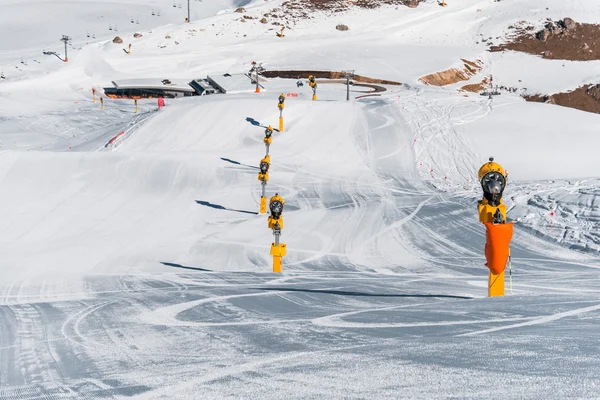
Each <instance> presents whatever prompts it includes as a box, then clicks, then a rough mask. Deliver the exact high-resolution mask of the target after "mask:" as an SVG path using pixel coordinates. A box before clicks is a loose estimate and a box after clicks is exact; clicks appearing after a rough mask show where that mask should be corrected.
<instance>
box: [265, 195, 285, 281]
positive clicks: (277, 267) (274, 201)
mask: <svg viewBox="0 0 600 400" xmlns="http://www.w3.org/2000/svg"><path fill="white" fill-rule="evenodd" d="M284 204H285V201H284V200H283V197H281V196H279V194H278V193H275V196H273V197H271V200H270V201H269V210H270V211H271V215H269V219H268V226H269V229H272V230H273V236H275V242H273V243H271V253H270V254H271V255H272V256H273V272H281V257H285V256H286V255H287V247H286V245H285V244H284V243H279V238H280V236H281V231H282V230H283V217H282V214H283V205H284Z"/></svg>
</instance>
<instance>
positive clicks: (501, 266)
mask: <svg viewBox="0 0 600 400" xmlns="http://www.w3.org/2000/svg"><path fill="white" fill-rule="evenodd" d="M507 177H508V174H507V173H506V170H505V169H504V168H503V167H502V166H501V165H500V164H498V163H496V162H494V157H490V159H489V162H487V163H485V164H483V165H482V166H481V168H480V169H479V173H478V178H479V182H480V183H481V188H482V190H483V198H482V199H481V200H479V202H478V211H479V221H480V222H482V223H483V224H484V225H485V230H486V234H485V236H486V243H485V258H486V264H485V265H486V266H487V267H488V268H489V270H490V275H489V280H488V296H489V297H495V296H504V281H505V276H504V275H505V269H506V265H507V264H508V265H509V274H510V290H511V292H512V262H511V256H510V242H511V240H512V235H513V223H512V222H507V221H506V205H505V204H504V203H503V201H502V193H503V192H504V189H505V188H506V181H507Z"/></svg>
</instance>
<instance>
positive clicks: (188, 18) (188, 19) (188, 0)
mask: <svg viewBox="0 0 600 400" xmlns="http://www.w3.org/2000/svg"><path fill="white" fill-rule="evenodd" d="M187 2H188V17H187V22H188V23H189V22H190V0H187Z"/></svg>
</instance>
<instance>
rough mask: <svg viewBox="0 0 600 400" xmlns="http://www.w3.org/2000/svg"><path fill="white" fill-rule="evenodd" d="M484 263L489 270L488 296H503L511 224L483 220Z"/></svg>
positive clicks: (511, 232) (511, 231) (511, 229)
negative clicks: (484, 239)
mask: <svg viewBox="0 0 600 400" xmlns="http://www.w3.org/2000/svg"><path fill="white" fill-rule="evenodd" d="M484 225H485V230H486V233H485V237H486V242H485V259H486V261H487V262H486V263H485V265H486V266H487V267H488V268H489V270H490V276H489V280H488V297H496V296H504V269H505V268H506V263H507V261H508V257H509V256H510V247H509V246H510V241H511V239H512V235H513V224H512V223H511V222H509V223H503V224H494V223H491V222H485V223H484Z"/></svg>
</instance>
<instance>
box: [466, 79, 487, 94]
mask: <svg viewBox="0 0 600 400" xmlns="http://www.w3.org/2000/svg"><path fill="white" fill-rule="evenodd" d="M489 85H490V81H489V80H488V78H487V77H486V78H484V79H483V80H482V81H481V82H479V83H472V84H470V85H465V86H463V87H461V88H460V90H462V91H464V92H471V93H480V92H482V91H483V90H484V89H485V88H487V87H489Z"/></svg>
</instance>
